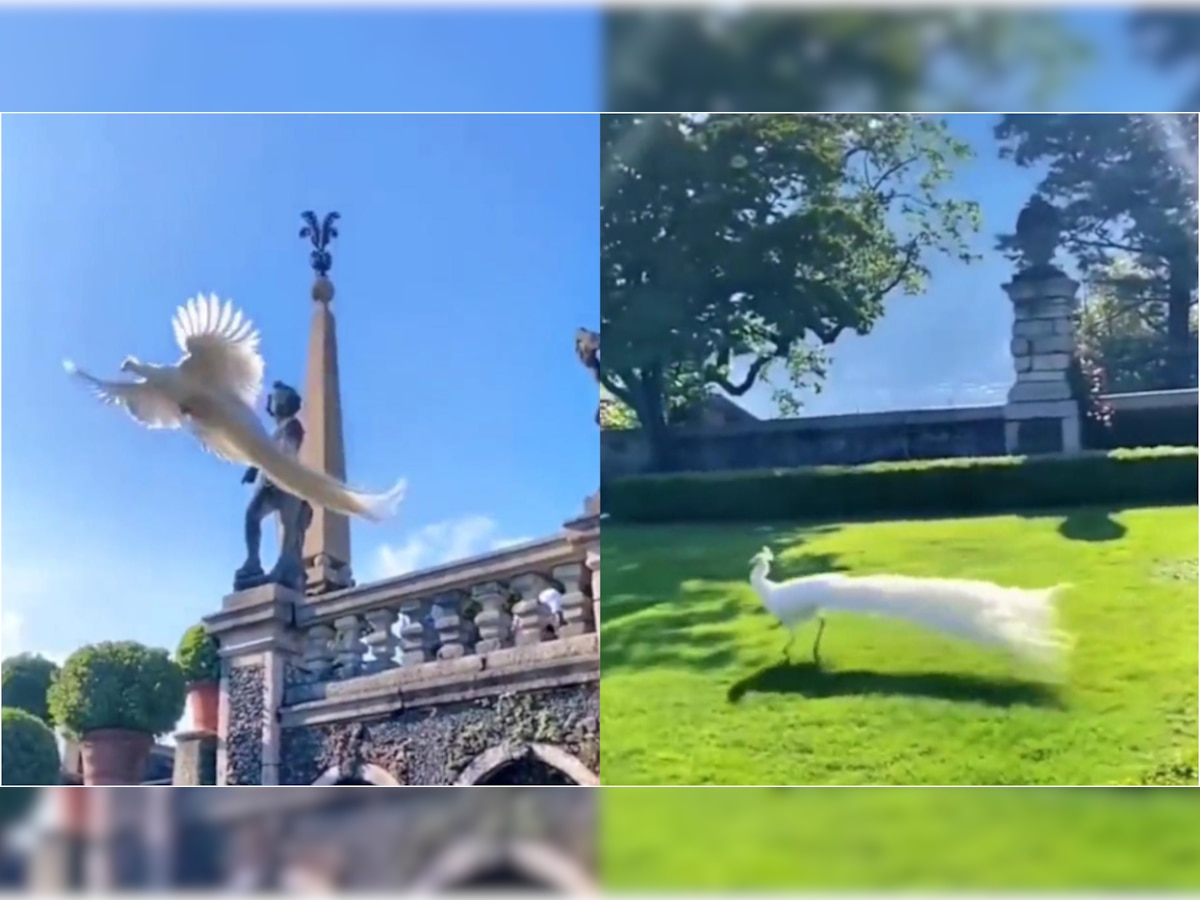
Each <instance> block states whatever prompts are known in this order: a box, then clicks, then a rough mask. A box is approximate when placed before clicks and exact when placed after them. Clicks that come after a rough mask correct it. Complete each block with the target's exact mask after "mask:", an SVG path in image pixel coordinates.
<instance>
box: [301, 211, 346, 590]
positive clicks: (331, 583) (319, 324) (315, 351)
mask: <svg viewBox="0 0 1200 900" xmlns="http://www.w3.org/2000/svg"><path fill="white" fill-rule="evenodd" d="M302 218H303V219H304V222H305V225H304V228H303V229H301V231H300V236H301V237H302V238H307V239H308V240H309V241H311V243H312V246H313V250H312V253H311V254H310V259H311V263H312V269H313V274H314V276H315V277H314V279H313V285H312V291H311V296H312V300H313V311H312V325H311V328H310V330H309V336H308V371H307V374H306V376H305V382H304V407H303V410H302V411H301V417H302V419H303V421H304V431H305V435H304V444H303V445H302V446H301V450H300V458H301V460H302V461H303V462H304V463H305V464H307V465H309V466H312V467H313V468H314V469H317V470H318V471H321V472H324V473H326V474H327V475H330V476H332V477H333V478H336V479H338V480H339V481H345V480H346V445H345V440H344V437H343V434H342V398H341V386H340V384H339V382H338V353H337V326H336V322H335V320H334V317H333V310H332V309H331V308H330V307H331V305H332V303H333V296H334V290H333V282H332V281H330V280H329V270H330V269H331V268H332V267H333V256H332V255H331V254H330V252H329V245H330V243H331V242H332V241H333V239H334V238H336V237H337V228H336V227H335V226H336V223H337V220H338V218H339V215H338V214H337V213H335V212H331V213H328V214H327V215H326V216H325V218H324V219H322V220H318V219H317V216H316V214H315V213H313V212H305V213H303V214H302ZM304 565H305V568H306V569H307V572H308V588H307V590H308V593H310V594H319V593H324V592H326V591H331V590H337V589H338V588H343V587H350V586H351V585H353V584H354V579H353V576H352V575H351V571H350V521H349V520H348V519H347V518H346V517H345V516H342V515H337V514H336V513H331V512H329V511H328V510H325V509H322V508H320V507H317V506H314V507H313V520H312V525H311V526H310V527H309V529H308V532H307V534H306V535H305V538H304Z"/></svg>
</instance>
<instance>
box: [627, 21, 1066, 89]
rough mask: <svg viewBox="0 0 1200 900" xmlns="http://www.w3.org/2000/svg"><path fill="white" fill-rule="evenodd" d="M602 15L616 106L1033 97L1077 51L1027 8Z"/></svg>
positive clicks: (1060, 74)
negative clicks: (603, 16) (1018, 9)
mask: <svg viewBox="0 0 1200 900" xmlns="http://www.w3.org/2000/svg"><path fill="white" fill-rule="evenodd" d="M604 24H605V42H604V48H605V59H604V71H605V73H606V75H607V84H606V86H605V88H606V89H605V95H606V96H605V107H606V108H607V109H610V110H614V111H618V112H621V111H626V112H627V111H631V110H660V111H672V110H674V111H685V110H707V111H712V112H716V111H720V110H742V111H756V110H758V111H762V110H778V109H798V110H799V109H803V110H814V111H828V110H835V109H842V110H889V111H902V110H908V111H914V112H915V111H919V110H961V111H966V110H976V109H987V108H991V109H1006V108H1028V105H1029V104H1031V103H1032V104H1033V105H1034V106H1035V107H1037V106H1040V105H1042V104H1044V103H1046V102H1047V100H1048V98H1049V97H1050V96H1051V95H1052V94H1053V92H1054V91H1055V90H1056V89H1057V88H1058V87H1059V86H1061V84H1062V83H1063V82H1064V81H1065V80H1066V79H1067V78H1068V77H1069V76H1070V75H1071V74H1072V73H1073V72H1074V71H1075V70H1077V69H1078V68H1079V64H1080V63H1081V62H1082V61H1083V60H1084V59H1085V58H1086V57H1087V55H1088V53H1087V48H1086V47H1085V45H1084V44H1083V43H1082V42H1081V41H1079V40H1078V39H1076V38H1075V37H1073V36H1072V35H1071V34H1070V33H1068V32H1067V31H1066V29H1064V27H1063V25H1062V21H1061V16H1060V15H1058V14H1046V13H1033V12H1029V11H1024V12H1013V11H1012V10H1003V11H990V12H989V11H982V10H972V11H971V12H970V13H967V14H963V13H962V11H960V10H920V11H914V10H910V9H905V10H900V11H895V12H890V11H885V10H879V9H870V10H867V9H862V10H850V9H844V10H836V11H834V10H821V11H803V12H802V11H796V10H786V11H785V10H770V11H768V10H763V9H756V10H752V11H749V12H729V11H725V10H723V11H720V12H718V11H715V10H714V11H706V12H704V13H696V12H695V11H692V10H669V11H663V10H655V11H641V10H637V11H633V10H620V11H615V12H610V13H608V14H607V15H606V16H605V19H604Z"/></svg>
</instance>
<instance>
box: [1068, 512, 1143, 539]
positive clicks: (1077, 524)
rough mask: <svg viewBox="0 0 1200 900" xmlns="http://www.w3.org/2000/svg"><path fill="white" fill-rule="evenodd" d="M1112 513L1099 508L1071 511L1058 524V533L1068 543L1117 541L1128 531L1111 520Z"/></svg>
mask: <svg viewBox="0 0 1200 900" xmlns="http://www.w3.org/2000/svg"><path fill="white" fill-rule="evenodd" d="M1114 512H1116V510H1112V509H1104V508H1101V507H1085V508H1081V509H1075V510H1071V512H1069V513H1067V517H1066V518H1065V519H1063V520H1062V522H1060V523H1059V526H1058V533H1059V534H1061V535H1062V536H1063V537H1065V538H1066V539H1067V540H1069V541H1088V542H1097V541H1119V540H1120V539H1121V538H1123V537H1125V535H1126V533H1127V532H1128V531H1129V529H1128V528H1126V527H1125V526H1124V525H1122V524H1121V523H1120V522H1118V521H1117V520H1116V519H1114V518H1113V513H1114Z"/></svg>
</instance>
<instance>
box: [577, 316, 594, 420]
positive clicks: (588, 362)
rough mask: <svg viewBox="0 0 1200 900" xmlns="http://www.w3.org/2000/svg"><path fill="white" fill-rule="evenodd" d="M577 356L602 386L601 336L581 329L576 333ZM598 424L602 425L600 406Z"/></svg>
mask: <svg viewBox="0 0 1200 900" xmlns="http://www.w3.org/2000/svg"><path fill="white" fill-rule="evenodd" d="M575 355H576V356H578V357H579V361H580V362H581V363H583V365H584V368H586V369H587V370H588V371H589V372H591V373H592V377H593V378H595V379H596V384H597V386H599V385H600V334H599V332H596V331H589V330H588V329H587V328H580V329H579V330H578V331H576V332H575ZM596 424H597V425H599V424H600V406H597V407H596Z"/></svg>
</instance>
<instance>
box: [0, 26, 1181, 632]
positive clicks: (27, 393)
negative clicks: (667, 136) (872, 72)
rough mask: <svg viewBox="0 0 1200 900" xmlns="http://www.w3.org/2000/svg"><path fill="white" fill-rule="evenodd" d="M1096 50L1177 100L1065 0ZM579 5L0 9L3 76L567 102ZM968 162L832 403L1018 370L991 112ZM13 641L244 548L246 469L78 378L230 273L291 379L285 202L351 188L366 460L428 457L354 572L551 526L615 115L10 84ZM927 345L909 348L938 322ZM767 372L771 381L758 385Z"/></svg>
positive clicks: (342, 255) (586, 429)
mask: <svg viewBox="0 0 1200 900" xmlns="http://www.w3.org/2000/svg"><path fill="white" fill-rule="evenodd" d="M1069 18H1070V19H1071V24H1072V25H1073V26H1074V27H1076V28H1077V29H1078V30H1079V31H1081V32H1082V33H1084V34H1085V36H1087V37H1089V38H1091V39H1092V41H1093V43H1095V44H1096V46H1097V49H1098V54H1097V59H1096V60H1095V61H1094V62H1093V64H1092V65H1091V66H1090V67H1089V68H1088V69H1087V70H1086V71H1085V72H1084V73H1082V74H1081V75H1080V76H1079V78H1077V80H1076V82H1075V83H1074V84H1073V85H1072V86H1071V87H1070V88H1069V89H1068V90H1067V91H1066V92H1065V93H1064V94H1063V95H1062V96H1061V97H1060V100H1059V106H1060V108H1074V109H1091V110H1105V109H1108V110H1126V109H1151V108H1170V107H1172V106H1173V105H1174V104H1175V103H1176V101H1177V98H1178V97H1179V96H1180V95H1181V94H1182V93H1183V88H1184V85H1183V84H1182V83H1180V82H1178V81H1172V80H1168V79H1166V78H1163V77H1160V76H1158V75H1155V74H1153V73H1151V72H1149V71H1148V70H1147V69H1146V68H1145V67H1144V66H1143V65H1141V64H1135V63H1134V62H1132V61H1131V60H1130V59H1129V58H1128V57H1129V48H1128V41H1127V39H1126V37H1125V34H1124V30H1123V26H1122V23H1121V21H1120V18H1119V16H1118V15H1116V14H1113V13H1102V14H1090V13H1072V14H1070V16H1069ZM599 36H600V27H599V20H598V17H597V16H595V15H594V14H591V13H588V12H579V13H567V12H560V13H550V12H525V13H512V12H483V11H471V12H449V13H442V14H436V13H429V12H424V13H418V12H411V13H400V12H364V11H343V12H318V11H306V12H282V11H277V10H276V11H258V12H234V11H219V12H208V13H203V12H172V13H163V12H154V11H145V10H134V9H129V10H123V11H113V12H104V13H100V12H80V11H69V12H68V11H48V12H47V11H43V12H38V11H29V10H12V9H5V10H3V11H0V109H6V110H26V111H29V110H34V111H36V110H77V111H79V110H171V109H180V108H186V109H195V110H206V109H207V110H227V109H250V110H254V109H273V110H309V109H341V110H355V109H409V110H422V109H424V110H437V109H458V110H463V111H470V110H513V109H522V110H561V109H592V108H595V107H596V106H597V104H598V102H599V101H598V93H599V85H600V73H599V69H598V65H599V59H600V46H599ZM954 121H955V124H954V128H955V129H956V131H957V132H958V133H959V134H960V135H962V136H964V137H966V138H967V139H969V140H972V141H973V142H978V143H979V145H980V159H979V161H978V162H976V163H974V164H972V165H971V166H969V167H967V168H966V169H964V171H963V172H962V174H961V177H960V180H959V182H958V189H959V190H960V191H961V192H962V193H964V194H966V195H968V196H972V197H974V198H975V199H977V200H979V201H980V202H981V203H982V204H983V207H984V216H985V225H984V233H983V234H982V235H981V236H980V238H979V248H980V250H981V251H983V252H985V254H986V256H987V259H986V260H985V261H984V262H983V263H980V264H978V265H976V266H973V267H971V268H969V269H968V268H963V267H961V266H958V265H957V264H946V265H942V266H939V267H938V269H937V271H936V273H935V277H934V281H933V284H932V286H931V289H930V291H929V293H928V295H926V296H924V297H922V298H913V299H902V300H899V301H898V302H897V303H896V304H895V305H894V306H893V307H892V309H891V310H890V312H889V314H888V316H887V318H886V319H885V320H884V321H883V322H882V323H881V325H880V326H879V327H878V329H877V330H876V332H875V333H874V334H873V335H872V336H870V337H869V338H865V339H859V340H853V339H847V340H845V341H844V342H840V343H839V345H838V347H837V350H836V360H835V366H834V368H833V373H832V376H831V378H830V381H829V383H828V385H827V391H826V393H825V394H823V395H822V396H821V397H820V398H818V399H817V400H816V401H815V402H814V403H813V404H812V407H811V410H812V411H813V412H831V411H852V410H855V409H879V408H889V407H903V406H922V405H933V404H939V403H948V402H953V403H958V404H962V403H971V402H986V401H987V400H988V399H990V398H991V397H992V396H998V395H999V394H1001V393H1002V392H1003V390H1004V389H1005V387H1006V386H1007V383H1008V380H1009V379H1010V377H1011V376H1010V373H1009V363H1008V359H1007V353H1006V350H1005V347H1006V345H1007V341H1008V336H1007V329H1008V324H1009V316H1010V313H1009V310H1008V307H1007V300H1006V299H1005V297H1004V295H1003V293H1002V292H1001V291H1000V288H999V285H1000V284H1001V283H1002V282H1003V281H1005V280H1006V279H1007V276H1008V274H1009V269H1008V265H1007V263H1006V262H1004V261H1003V260H1002V259H1000V258H999V257H998V256H997V255H996V254H994V253H992V251H991V246H992V235H993V234H994V233H995V232H996V231H999V230H1001V229H1004V228H1007V227H1008V226H1009V225H1010V224H1011V222H1013V221H1014V219H1015V215H1016V212H1017V210H1018V208H1019V207H1020V205H1021V203H1022V202H1023V201H1024V199H1025V197H1026V196H1027V195H1028V193H1029V190H1030V188H1031V187H1032V183H1033V180H1032V178H1031V177H1030V176H1029V175H1028V174H1027V173H1024V174H1023V173H1021V172H1019V171H1018V170H1016V169H1015V168H1013V167H1011V166H1010V165H1009V164H1007V163H1003V162H1000V161H998V160H996V159H995V157H994V152H993V150H992V148H991V146H990V140H989V137H988V136H989V134H990V127H991V124H992V121H993V119H992V117H990V116H985V117H973V118H967V117H960V118H956V119H955V120H954ZM2 152H3V158H2V164H3V208H2V210H0V212H2V215H3V225H4V245H3V276H2V278H3V281H2V289H3V297H4V300H3V319H2V324H3V340H2V351H3V362H2V366H0V374H2V380H3V388H2V391H3V407H4V414H3V426H4V442H3V452H4V465H3V480H2V488H3V496H4V502H3V521H2V526H3V549H2V551H0V558H2V562H3V576H2V577H3V585H2V587H3V594H4V619H5V631H4V637H5V647H4V652H5V653H9V652H15V651H16V650H18V649H30V650H39V651H43V652H48V653H51V654H54V655H62V654H64V653H67V652H69V651H71V650H72V649H74V648H75V647H76V646H78V645H79V644H81V643H84V642H88V641H94V640H101V639H105V638H132V639H137V640H142V641H146V642H148V643H154V644H159V645H166V646H173V645H174V643H175V641H176V639H177V637H178V635H179V633H180V632H181V631H182V629H183V628H184V627H185V626H187V625H188V624H190V623H191V622H193V621H195V619H197V618H198V617H199V616H200V615H202V614H204V613H206V612H208V611H211V610H212V609H214V608H215V606H216V604H217V603H218V602H219V599H220V597H221V595H222V594H223V593H224V592H225V590H226V587H227V584H228V580H229V575H230V573H231V571H232V569H233V568H234V567H235V566H236V565H237V563H238V562H240V558H241V547H240V538H239V531H240V525H239V523H240V517H241V510H242V505H243V503H244V501H245V499H246V490H245V489H244V488H242V487H241V486H240V485H239V484H238V476H239V473H238V472H237V471H236V470H235V469H233V468H231V467H228V466H223V465H221V464H220V463H217V462H216V461H215V460H213V459H212V458H210V457H209V456H207V455H205V454H203V453H202V452H201V451H199V450H198V449H197V448H196V447H195V446H194V445H193V444H192V443H190V442H189V440H188V439H187V438H186V437H184V436H181V435H164V434H151V433H148V432H145V431H142V430H141V429H140V428H139V427H138V426H136V425H135V424H134V423H132V422H130V421H128V420H127V419H126V418H125V417H124V416H122V415H121V414H119V413H117V412H114V411H112V410H108V409H104V408H102V407H100V406H99V405H97V404H96V403H94V402H93V401H92V400H91V399H90V398H89V397H87V396H86V395H85V394H84V393H82V392H81V391H79V390H78V389H77V388H76V387H75V386H74V385H72V384H71V383H69V382H68V381H67V380H66V379H65V378H64V377H63V375H62V372H61V369H60V368H59V363H60V360H61V359H62V358H63V357H64V356H71V357H73V358H74V359H76V360H77V361H79V362H80V363H81V364H82V365H84V366H87V367H90V368H91V369H93V370H94V371H96V372H97V373H98V374H106V373H111V372H114V371H115V368H116V366H117V365H118V363H119V362H120V359H121V358H122V356H124V355H125V354H127V353H132V354H136V355H138V356H140V357H142V358H144V359H148V360H156V361H171V360H173V359H174V358H175V354H176V350H175V348H174V346H173V344H172V342H171V331H170V316H171V313H172V311H173V309H174V307H175V305H176V304H178V303H180V302H182V301H184V300H185V299H186V298H187V297H188V296H189V295H191V294H193V293H195V292H197V291H200V290H205V291H216V292H218V293H220V294H222V295H223V296H230V297H233V298H234V299H235V301H237V302H238V303H239V304H242V305H244V306H245V307H246V308H247V310H248V311H249V312H250V313H251V314H252V315H253V316H254V318H255V320H256V321H257V322H258V324H259V325H260V326H261V327H262V329H263V332H264V336H265V347H264V349H265V352H266V355H267V359H268V366H269V370H268V377H281V378H284V379H285V380H289V381H294V382H300V383H302V378H303V350H304V344H305V337H306V329H307V320H308V304H309V301H308V299H307V291H308V283H309V278H310V274H309V271H308V269H307V265H306V251H305V247H304V245H303V243H302V242H301V241H300V240H299V239H298V238H297V236H296V232H297V230H298V228H299V221H298V218H297V216H298V213H299V211H300V210H302V209H305V208H313V209H316V210H318V211H322V212H323V211H325V210H327V209H330V208H336V209H338V210H339V211H341V212H342V213H343V215H344V217H345V218H344V221H343V229H342V233H343V238H342V240H341V241H340V242H339V244H338V246H337V247H336V249H335V260H336V261H335V266H334V272H333V274H334V278H335V281H336V283H337V286H338V302H337V304H336V309H337V313H338V317H339V328H340V337H341V342H342V343H341V347H342V355H341V361H342V383H343V389H344V393H345V404H346V431H347V441H348V445H349V468H350V476H351V480H352V481H354V482H355V483H357V484H361V485H363V486H366V487H368V488H372V489H378V488H382V487H386V486H388V485H390V484H391V483H392V482H393V480H394V479H395V478H396V477H398V476H405V477H407V478H408V479H409V482H410V496H409V498H408V500H407V501H406V503H405V505H404V507H403V509H402V513H401V516H400V518H399V519H398V520H397V521H395V522H392V523H389V524H387V525H384V526H377V527H368V526H361V527H358V526H356V529H355V532H354V536H353V539H354V553H355V567H356V569H357V573H358V576H359V577H360V579H365V578H370V577H372V576H374V575H377V574H382V573H383V572H384V571H387V570H389V569H396V568H401V567H403V566H404V565H407V564H418V565H424V564H428V563H431V562H434V561H436V560H437V559H439V558H442V557H446V556H453V555H460V554H461V553H470V552H476V551H478V550H481V549H486V547H487V546H490V545H492V544H494V543H496V542H499V541H503V540H506V539H515V538H520V537H526V536H536V535H541V534H545V533H547V532H549V531H551V530H553V529H554V528H556V527H557V526H558V524H559V523H560V522H561V521H562V519H563V518H565V517H566V516H568V515H570V514H572V513H573V512H574V511H575V510H576V509H577V507H578V504H579V503H580V501H581V499H582V497H583V495H584V494H586V493H587V492H588V491H590V490H591V489H593V487H594V486H595V483H596V480H597V475H596V472H597V462H598V460H597V452H598V451H597V446H596V445H597V442H596V436H595V432H594V430H593V429H592V426H591V415H592V413H593V410H594V403H595V391H594V388H593V387H592V385H591V384H590V383H589V381H588V380H587V377H586V375H585V374H584V373H583V372H582V370H580V368H579V366H578V364H577V362H576V361H575V359H574V357H573V355H572V353H571V347H570V338H571V333H572V332H573V330H574V328H575V327H576V326H577V325H579V324H588V325H594V324H595V322H596V321H597V318H598V316H597V311H596V304H597V287H596V255H595V254H596V245H597V233H596V231H597V226H596V218H595V211H596V198H597V188H598V185H597V175H596V173H597V168H598V167H597V162H598V158H597V146H596V124H595V121H594V120H589V119H585V118H574V119H567V118H538V119H528V118H512V119H502V118H494V117H493V118H480V119H475V120H468V119H464V118H438V119H416V118H400V119H393V118H352V119H334V118H292V117H271V118H248V117H240V118H239V117H215V118H211V117H205V118H136V119H130V118H126V119H120V118H53V119H52V118H15V117H6V118H5V120H4V122H3V151H2ZM918 348H919V352H917V350H918ZM761 400H762V398H761V396H759V397H757V398H755V397H752V398H751V403H754V402H761Z"/></svg>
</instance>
